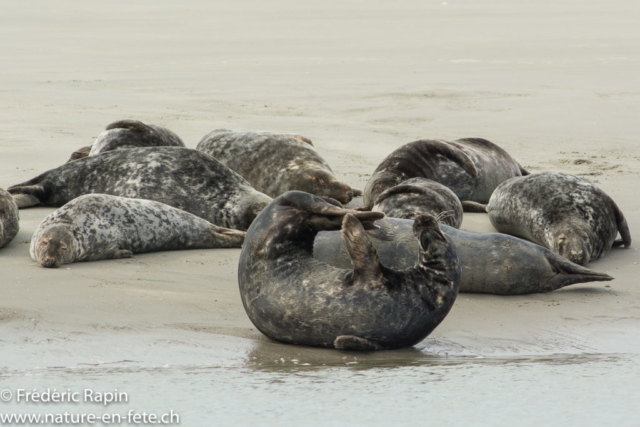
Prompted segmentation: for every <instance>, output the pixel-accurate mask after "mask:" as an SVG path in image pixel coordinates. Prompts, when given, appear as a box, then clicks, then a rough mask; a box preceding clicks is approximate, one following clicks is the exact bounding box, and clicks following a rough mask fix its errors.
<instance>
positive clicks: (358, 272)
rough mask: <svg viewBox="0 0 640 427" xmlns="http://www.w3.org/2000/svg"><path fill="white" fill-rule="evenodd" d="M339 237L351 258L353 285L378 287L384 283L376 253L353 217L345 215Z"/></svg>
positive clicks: (360, 225) (358, 222)
mask: <svg viewBox="0 0 640 427" xmlns="http://www.w3.org/2000/svg"><path fill="white" fill-rule="evenodd" d="M340 235H341V236H342V241H343V242H344V246H345V248H346V249H347V252H348V253H349V256H350V257H351V264H352V265H353V284H354V285H358V284H363V285H367V284H374V285H376V286H380V285H381V284H382V283H383V282H384V277H383V272H382V269H383V267H382V264H380V258H378V252H376V249H375V247H374V246H373V244H372V243H371V241H370V240H369V238H368V237H367V233H366V232H365V231H364V227H363V226H362V224H361V223H360V221H359V220H358V219H357V218H356V217H355V216H354V215H352V214H347V215H346V216H345V217H344V221H343V222H342V230H341V231H340Z"/></svg>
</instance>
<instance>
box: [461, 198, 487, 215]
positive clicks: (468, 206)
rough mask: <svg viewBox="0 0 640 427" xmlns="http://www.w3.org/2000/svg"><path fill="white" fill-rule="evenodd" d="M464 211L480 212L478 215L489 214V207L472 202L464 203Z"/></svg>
mask: <svg viewBox="0 0 640 427" xmlns="http://www.w3.org/2000/svg"><path fill="white" fill-rule="evenodd" d="M462 211H463V212H478V213H487V205H483V204H482V203H478V202H472V201H469V200H467V201H464V202H462Z"/></svg>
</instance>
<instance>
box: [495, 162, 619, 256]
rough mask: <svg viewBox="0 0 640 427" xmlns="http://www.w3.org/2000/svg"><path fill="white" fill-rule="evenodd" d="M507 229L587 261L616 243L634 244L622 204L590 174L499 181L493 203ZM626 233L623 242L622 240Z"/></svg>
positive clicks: (539, 175) (540, 174) (500, 226)
mask: <svg viewBox="0 0 640 427" xmlns="http://www.w3.org/2000/svg"><path fill="white" fill-rule="evenodd" d="M487 212H488V213H489V219H490V220H491V223H492V224H493V226H494V227H495V228H496V229H497V230H498V231H500V232H502V233H507V234H513V235H515V236H520V237H524V238H525V239H527V240H531V241H532V242H535V243H537V244H539V245H542V246H544V247H546V248H549V249H551V250H552V251H554V252H556V253H559V254H560V255H562V256H563V257H565V258H567V259H568V260H570V261H573V262H575V263H576V264H580V265H584V264H586V263H588V262H590V261H595V260H597V259H598V258H600V257H603V256H604V255H605V254H606V253H607V252H609V250H610V249H611V247H612V246H614V244H615V246H619V245H624V246H625V247H629V246H630V245H631V234H630V232H629V226H628V225H627V221H626V219H625V218H624V215H623V214H622V211H621V210H620V208H618V205H616V203H615V202H614V201H613V200H612V199H611V197H609V196H608V195H607V194H606V193H605V192H604V191H602V190H601V189H600V188H598V187H597V186H596V185H595V184H593V183H591V182H589V181H587V180H586V179H584V178H579V177H577V176H574V175H570V174H567V173H561V172H538V173H534V174H531V175H529V176H526V177H522V178H514V179H510V180H508V181H506V182H503V183H502V184H501V185H499V186H498V187H497V188H496V190H495V192H494V193H493V196H491V200H490V201H489V204H488V205H487ZM618 232H619V233H620V236H621V237H622V240H618V241H616V236H617V235H618Z"/></svg>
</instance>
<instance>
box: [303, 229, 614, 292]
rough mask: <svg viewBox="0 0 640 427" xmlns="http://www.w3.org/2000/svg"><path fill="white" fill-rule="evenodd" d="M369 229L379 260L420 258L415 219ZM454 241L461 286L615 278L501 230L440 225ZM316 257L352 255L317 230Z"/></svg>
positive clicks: (340, 260) (521, 286) (542, 287)
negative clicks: (479, 231) (470, 230)
mask: <svg viewBox="0 0 640 427" xmlns="http://www.w3.org/2000/svg"><path fill="white" fill-rule="evenodd" d="M375 224H376V225H378V226H379V227H380V228H379V229H377V230H374V231H370V232H369V237H370V239H371V242H372V243H373V245H374V246H375V248H376V250H377V252H378V255H379V256H380V261H381V262H382V264H383V265H384V266H386V267H388V268H393V269H397V270H402V269H404V268H409V267H411V266H412V265H414V264H415V263H416V261H417V260H418V257H417V255H416V254H417V251H418V248H419V244H418V240H417V239H416V237H415V236H414V235H413V221H410V220H406V219H395V218H385V219H383V220H380V221H376V223H375ZM440 228H441V229H442V231H444V233H445V234H446V235H447V236H449V238H450V239H451V240H452V241H453V242H454V243H455V245H456V248H457V250H458V256H459V257H460V267H461V269H462V273H461V276H460V292H468V293H487V294H497V295H522V294H530V293H539V292H549V291H553V290H556V289H559V288H562V287H565V286H568V285H571V284H575V283H584V282H593V281H606V280H612V279H613V278H612V277H610V276H608V275H606V274H603V273H597V272H595V271H592V270H589V269H587V268H584V267H581V266H579V265H577V264H574V263H572V262H569V261H567V260H566V259H564V258H563V257H561V256H560V255H558V254H556V253H554V252H552V251H550V250H548V249H546V248H543V247H542V246H539V245H536V244H533V243H530V242H527V241H526V240H522V239H518V238H516V237H512V236H507V235H505V234H498V233H489V234H477V233H468V232H464V231H460V230H456V229H455V228H452V227H448V226H446V225H441V226H440ZM314 257H315V258H316V259H317V260H318V261H322V262H326V263H327V264H330V265H332V266H334V267H338V268H348V266H349V264H350V261H349V256H348V253H347V251H346V248H345V247H344V245H343V243H342V240H341V239H340V236H339V234H338V233H337V232H333V231H327V232H321V233H318V236H317V237H316V240H315V242H314Z"/></svg>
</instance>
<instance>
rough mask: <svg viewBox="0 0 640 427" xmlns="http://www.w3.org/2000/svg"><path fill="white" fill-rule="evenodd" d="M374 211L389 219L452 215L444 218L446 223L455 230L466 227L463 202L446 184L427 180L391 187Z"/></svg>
mask: <svg viewBox="0 0 640 427" xmlns="http://www.w3.org/2000/svg"><path fill="white" fill-rule="evenodd" d="M371 210H372V211H374V212H384V214H385V215H386V216H387V217H391V218H404V219H415V218H416V217H417V216H418V215H427V214H428V215H431V216H437V215H439V214H440V213H441V212H451V214H450V215H447V216H446V217H445V218H443V222H444V223H445V224H447V225H450V226H451V227H455V228H460V225H462V203H460V199H458V197H457V196H456V195H455V194H454V192H453V191H451V190H449V189H448V188H447V187H445V186H444V185H442V184H438V183H437V182H435V181H431V180H430V179H426V178H411V179H408V180H406V181H404V182H403V183H402V184H400V185H396V186H394V187H391V188H387V189H386V190H384V191H383V192H382V193H380V195H379V196H378V197H377V198H376V200H375V202H374V203H373V208H372V209H371Z"/></svg>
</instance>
